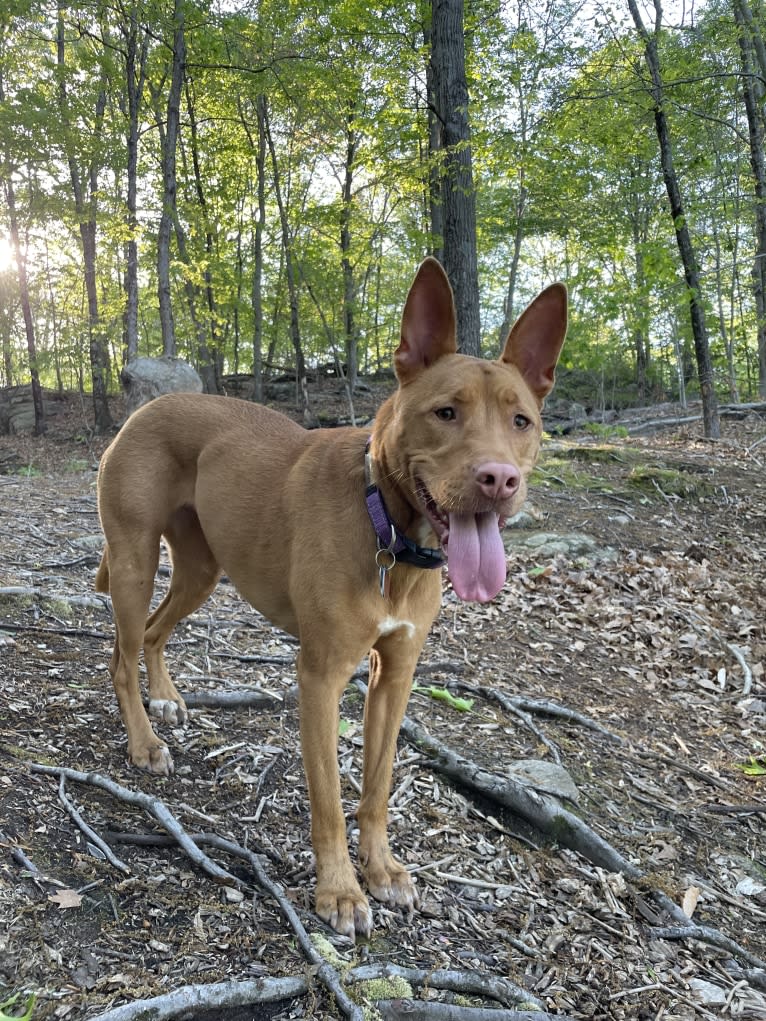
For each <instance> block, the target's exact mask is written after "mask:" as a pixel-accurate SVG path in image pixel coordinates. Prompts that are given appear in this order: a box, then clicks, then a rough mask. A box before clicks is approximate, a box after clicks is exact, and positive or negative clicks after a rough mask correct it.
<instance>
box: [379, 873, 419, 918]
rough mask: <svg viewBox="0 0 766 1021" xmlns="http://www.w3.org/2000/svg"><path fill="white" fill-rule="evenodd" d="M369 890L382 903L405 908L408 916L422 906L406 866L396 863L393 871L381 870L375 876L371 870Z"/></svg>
mask: <svg viewBox="0 0 766 1021" xmlns="http://www.w3.org/2000/svg"><path fill="white" fill-rule="evenodd" d="M367 889H368V890H369V891H370V894H371V895H372V896H373V897H374V898H375V900H378V901H380V902H381V904H390V905H391V906H392V907H397V908H404V910H405V911H406V912H407V913H408V914H412V912H413V911H414V910H415V908H416V907H418V905H419V904H420V898H419V897H418V891H417V887H416V886H415V883H414V882H413V879H412V876H411V875H410V874H409V872H408V871H407V869H405V868H404V866H402V865H399V863H398V862H394V866H393V867H392V868H391V869H381V870H379V871H377V872H376V873H375V874H374V875H373V874H372V871H371V870H369V871H368V873H367Z"/></svg>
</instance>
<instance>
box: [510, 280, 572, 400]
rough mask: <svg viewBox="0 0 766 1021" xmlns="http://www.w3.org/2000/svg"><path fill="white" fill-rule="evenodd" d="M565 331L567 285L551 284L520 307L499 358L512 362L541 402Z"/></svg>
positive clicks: (548, 387)
mask: <svg viewBox="0 0 766 1021" xmlns="http://www.w3.org/2000/svg"><path fill="white" fill-rule="evenodd" d="M566 332H567V289H566V287H565V286H564V284H551V285H550V287H546V288H545V290H544V291H541V292H540V293H539V294H538V296H537V297H536V298H535V299H534V301H532V302H530V303H529V305H527V307H526V308H525V309H524V311H523V312H522V313H521V315H520V316H519V318H518V319H517V320H516V322H515V323H514V324H513V326H512V327H511V332H510V333H509V334H508V339H507V340H506V342H505V348H504V350H503V353H502V354H501V355H500V359H499V360H500V361H501V362H507V363H508V364H510V365H515V366H516V368H517V369H518V370H519V372H520V373H521V374H522V376H523V377H524V379H525V380H526V383H527V386H528V387H529V389H530V390H531V391H532V393H533V394H534V395H535V396H536V397H537V399H538V400H539V401H541V402H542V400H543V398H544V397H545V396H546V394H549V393H550V392H551V390H552V389H553V381H554V374H555V370H556V362H557V361H558V360H559V354H560V353H561V346H562V344H563V343H564V337H565V336H566Z"/></svg>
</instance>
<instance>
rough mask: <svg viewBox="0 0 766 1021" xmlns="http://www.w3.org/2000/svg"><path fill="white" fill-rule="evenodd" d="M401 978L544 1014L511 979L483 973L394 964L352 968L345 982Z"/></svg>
mask: <svg viewBox="0 0 766 1021" xmlns="http://www.w3.org/2000/svg"><path fill="white" fill-rule="evenodd" d="M390 978H400V979H403V980H404V981H405V982H409V983H410V985H412V986H427V987H428V988H429V989H444V990H447V991H449V992H451V993H464V994H467V995H470V996H486V997H489V998H490V999H492V1000H497V1002H498V1003H502V1004H503V1006H506V1007H508V1006H511V1005H513V1004H515V1005H517V1006H518V1005H520V1004H528V1005H530V1006H533V1007H536V1008H539V1009H540V1010H544V1009H545V1008H544V1005H543V1003H542V1002H541V1001H540V1000H538V999H537V997H536V996H532V994H531V993H529V992H527V990H526V989H522V988H521V986H517V985H516V983H515V982H511V980H510V979H507V978H500V977H499V976H498V975H488V974H486V973H485V972H482V971H455V970H454V969H452V968H439V969H437V970H436V971H427V970H425V969H424V968H403V967H400V966H399V965H397V964H365V965H360V966H359V967H357V968H352V969H351V971H349V972H347V973H346V975H345V981H346V982H373V981H375V980H376V979H390Z"/></svg>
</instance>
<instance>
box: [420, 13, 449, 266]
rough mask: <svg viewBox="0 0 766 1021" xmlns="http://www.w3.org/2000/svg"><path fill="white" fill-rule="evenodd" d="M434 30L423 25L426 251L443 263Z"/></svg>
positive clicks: (442, 214) (439, 132)
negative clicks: (427, 224)
mask: <svg viewBox="0 0 766 1021" xmlns="http://www.w3.org/2000/svg"><path fill="white" fill-rule="evenodd" d="M432 41H433V34H432V31H431V25H430V24H428V22H426V24H425V25H424V26H423V43H424V45H425V50H426V54H427V57H426V116H427V123H428V215H429V227H430V234H431V244H430V245H429V253H430V254H431V255H433V256H434V258H435V259H438V260H439V262H441V263H442V265H443V264H444V207H443V206H442V189H441V124H440V122H439V117H438V115H437V113H436V110H437V99H436V93H435V89H434V70H433V64H432V60H431V51H432V48H433V47H432Z"/></svg>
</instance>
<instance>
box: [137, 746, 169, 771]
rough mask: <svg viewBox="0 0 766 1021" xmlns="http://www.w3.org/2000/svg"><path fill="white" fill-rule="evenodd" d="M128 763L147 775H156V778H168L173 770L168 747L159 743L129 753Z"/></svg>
mask: <svg viewBox="0 0 766 1021" xmlns="http://www.w3.org/2000/svg"><path fill="white" fill-rule="evenodd" d="M130 761H131V762H132V763H133V765H134V766H138V768H139V769H143V770H145V771H146V772H147V773H156V774H157V775H158V776H170V774H171V773H172V772H173V771H174V769H175V767H174V765H173V756H172V755H171V754H170V752H169V750H168V746H167V745H166V744H162V742H160V741H158V742H157V743H156V744H152V745H149V747H147V748H142V749H141V750H140V751H131V752H130Z"/></svg>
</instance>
